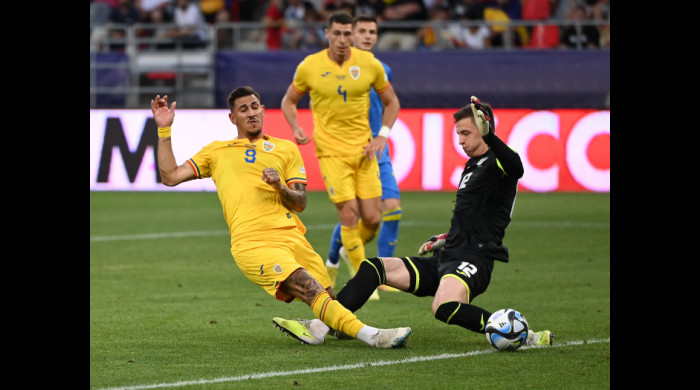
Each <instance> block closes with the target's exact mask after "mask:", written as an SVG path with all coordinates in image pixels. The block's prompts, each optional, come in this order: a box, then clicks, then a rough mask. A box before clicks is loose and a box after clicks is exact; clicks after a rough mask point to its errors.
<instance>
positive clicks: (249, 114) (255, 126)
mask: <svg viewBox="0 0 700 390" xmlns="http://www.w3.org/2000/svg"><path fill="white" fill-rule="evenodd" d="M234 104H235V105H234V108H233V112H230V113H229V114H228V117H229V118H230V119H231V123H233V124H234V125H236V127H237V128H238V137H239V138H242V137H248V138H257V137H258V136H260V134H262V127H263V118H264V117H265V106H263V105H262V104H260V101H259V100H258V98H257V97H255V95H248V96H244V97H241V98H238V99H236V101H235V102H234Z"/></svg>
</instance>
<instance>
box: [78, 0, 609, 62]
mask: <svg viewBox="0 0 700 390" xmlns="http://www.w3.org/2000/svg"><path fill="white" fill-rule="evenodd" d="M338 10H345V11H347V12H348V13H350V14H351V15H357V14H369V15H374V16H376V17H377V20H378V21H379V22H380V27H381V30H380V37H379V42H378V43H377V46H376V50H380V51H381V50H438V51H439V50H447V49H475V50H480V49H489V48H498V47H503V46H505V45H506V43H508V44H509V45H510V46H511V47H523V48H558V49H576V48H609V47H610V0H91V1H90V25H91V29H90V33H91V50H104V47H103V46H104V42H105V41H108V42H111V43H110V44H109V49H110V50H123V48H124V44H123V43H119V42H120V39H122V40H123V39H124V38H125V34H126V29H125V28H123V27H122V28H112V27H114V26H125V25H126V26H129V25H133V24H135V23H140V24H145V25H148V26H150V28H145V29H143V30H141V31H139V32H138V33H137V34H138V35H139V36H140V37H153V38H161V39H160V40H158V41H157V43H153V44H151V45H149V46H150V47H152V48H155V49H160V48H170V47H174V46H175V45H176V44H181V45H183V46H184V47H186V48H187V47H190V48H196V47H204V46H206V45H207V44H208V40H209V37H208V33H207V28H206V26H207V25H220V24H221V23H230V22H255V23H261V24H262V25H263V26H264V29H263V30H261V33H259V34H255V35H253V36H251V37H249V39H252V40H254V41H258V42H260V43H261V45H262V43H263V42H264V48H265V49H267V50H320V49H323V48H325V47H327V41H326V39H325V35H324V31H323V27H324V22H325V21H326V19H327V18H328V16H329V15H330V14H331V13H332V12H335V11H338ZM518 20H522V21H533V22H536V23H531V24H528V25H526V26H524V25H523V26H518V27H517V28H510V29H507V28H506V27H505V26H503V25H493V24H484V23H479V22H482V21H489V22H509V21H518ZM552 20H556V21H557V22H558V23H556V24H553V23H551V21H552ZM404 21H409V22H413V23H414V24H413V26H411V27H406V26H403V25H401V24H400V23H399V26H390V25H391V24H389V25H388V26H387V25H385V26H382V22H404ZM590 21H596V22H599V23H590ZM465 22H466V23H465ZM548 22H549V23H548ZM577 22H578V23H577ZM581 23H588V24H581ZM110 26H112V27H110ZM229 31H230V30H229ZM217 32H218V34H219V36H218V37H217V44H218V48H230V47H232V34H231V33H230V32H228V31H226V30H224V29H217ZM506 34H509V35H506ZM114 42H117V43H114ZM121 42H123V41H121Z"/></svg>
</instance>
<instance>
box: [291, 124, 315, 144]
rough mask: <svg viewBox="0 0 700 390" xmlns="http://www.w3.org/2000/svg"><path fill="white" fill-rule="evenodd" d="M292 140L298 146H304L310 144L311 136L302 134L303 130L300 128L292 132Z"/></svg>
mask: <svg viewBox="0 0 700 390" xmlns="http://www.w3.org/2000/svg"><path fill="white" fill-rule="evenodd" d="M294 139H295V140H296V141H297V143H298V144H299V145H304V144H308V143H309V142H311V136H309V135H306V133H304V129H302V128H301V127H299V128H297V129H296V130H294Z"/></svg>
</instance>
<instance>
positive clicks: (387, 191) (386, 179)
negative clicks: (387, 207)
mask: <svg viewBox="0 0 700 390" xmlns="http://www.w3.org/2000/svg"><path fill="white" fill-rule="evenodd" d="M377 162H378V163H379V178H380V179H381V181H382V200H384V199H389V198H395V199H400V198H401V195H400V193H399V183H398V182H396V176H394V167H393V166H392V165H391V158H390V157H389V145H387V146H386V147H385V148H384V151H383V152H382V155H381V156H380V157H379V159H378V160H377Z"/></svg>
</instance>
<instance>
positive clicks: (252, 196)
mask: <svg viewBox="0 0 700 390" xmlns="http://www.w3.org/2000/svg"><path fill="white" fill-rule="evenodd" d="M187 162H188V163H189V165H190V166H191V167H192V169H193V170H194V172H195V174H196V176H197V178H198V179H202V178H205V177H211V178H212V180H214V183H215V184H216V192H217V193H218V195H219V200H220V201H221V206H222V207H223V212H224V219H226V222H227V223H228V226H229V232H230V234H231V246H232V247H233V246H234V241H235V240H244V239H250V238H252V239H258V240H259V239H260V238H261V237H268V236H269V235H270V234H274V233H273V232H274V230H276V229H293V228H297V227H298V228H299V229H300V230H301V231H302V234H304V233H306V227H304V224H303V223H302V222H301V220H300V219H299V217H298V216H297V215H296V213H295V212H294V211H293V210H290V209H288V208H286V207H285V206H284V205H283V204H282V201H281V200H280V196H279V194H278V193H277V191H275V189H274V188H272V186H270V185H269V184H267V183H265V182H264V181H263V179H262V170H263V168H275V169H276V170H277V172H278V173H279V175H280V181H281V182H282V185H285V184H286V185H289V184H290V183H304V184H306V169H305V168H304V161H303V160H302V157H301V153H300V152H299V148H298V147H297V146H296V145H295V144H294V143H293V142H291V141H289V140H286V139H282V138H275V137H271V136H268V135H263V137H262V138H261V139H259V140H257V141H256V142H254V143H251V142H250V141H249V140H248V139H247V138H243V139H238V138H237V139H234V140H231V141H214V142H212V143H210V144H209V145H207V146H205V147H203V148H202V149H201V150H200V151H199V152H197V154H195V155H194V156H193V157H192V158H191V159H189V160H187ZM239 242H241V241H239Z"/></svg>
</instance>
